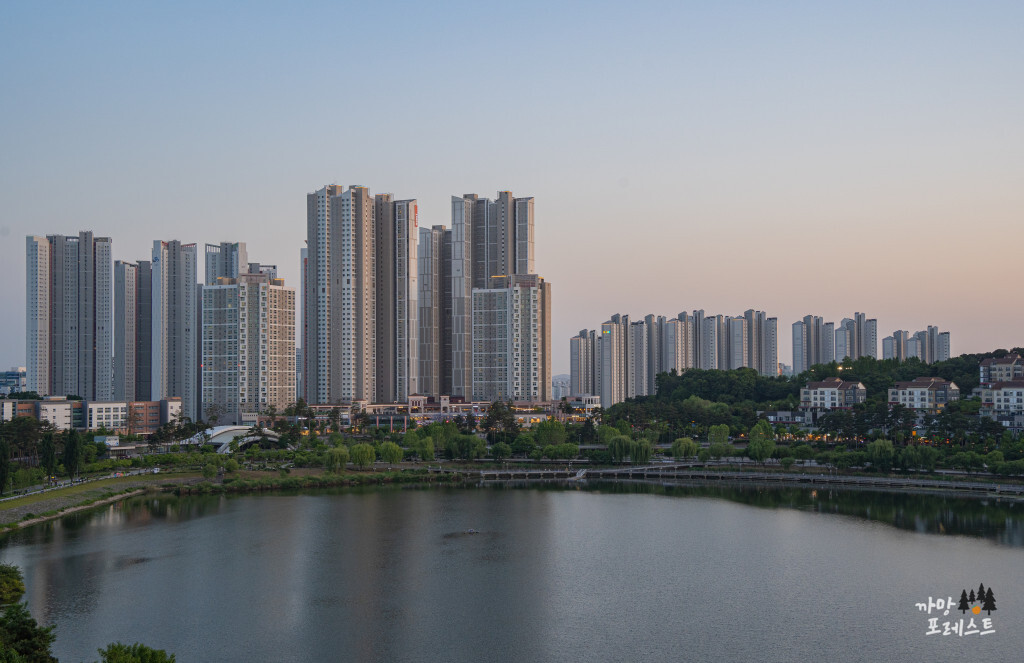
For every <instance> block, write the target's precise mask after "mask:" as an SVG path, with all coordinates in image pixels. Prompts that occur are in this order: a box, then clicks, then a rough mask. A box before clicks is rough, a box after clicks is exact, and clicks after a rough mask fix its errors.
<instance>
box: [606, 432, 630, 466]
mask: <svg viewBox="0 0 1024 663" xmlns="http://www.w3.org/2000/svg"><path fill="white" fill-rule="evenodd" d="M630 442H632V440H630V439H629V438H628V437H626V436H625V435H618V434H617V435H615V436H614V437H612V438H610V439H609V440H608V453H610V454H611V456H612V460H613V461H615V462H616V463H621V462H622V461H623V460H625V458H626V456H628V455H629V452H630V451H631V449H630V447H631V446H632V445H631V444H630Z"/></svg>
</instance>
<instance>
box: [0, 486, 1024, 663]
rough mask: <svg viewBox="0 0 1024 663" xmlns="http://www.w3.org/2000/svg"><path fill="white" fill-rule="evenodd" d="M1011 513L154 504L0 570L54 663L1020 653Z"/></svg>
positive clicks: (467, 501)
mask: <svg viewBox="0 0 1024 663" xmlns="http://www.w3.org/2000/svg"><path fill="white" fill-rule="evenodd" d="M1022 513H1024V505H1020V504H1007V503H985V504H983V503H981V502H979V501H977V500H969V499H963V498H951V497H934V496H893V495H887V494H883V493H856V492H854V493H822V492H820V491H819V492H815V491H812V490H810V489H783V490H778V489H757V488H743V489H734V488H722V487H713V488H678V487H675V488H673V487H668V488H663V487H642V486H633V485H621V484H620V485H614V486H611V485H606V486H596V487H595V486H590V487H589V488H588V489H568V490H563V489H538V488H520V489H507V488H506V489H502V488H471V489H428V490H421V489H385V490H369V491H349V492H344V491H337V492H330V493H329V492H325V493H322V494H315V495H309V494H306V495H293V496H289V495H272V496H240V497H192V498H181V499H177V498H168V497H158V498H147V499H137V500H134V501H130V502H127V503H124V504H119V505H114V506H111V507H107V508H104V509H101V510H97V511H93V512H89V513H87V514H78V515H75V516H69V517H67V518H64V519H62V520H59V521H54V522H52V523H47V524H44V525H40V526H37V527H34V528H31V529H28V530H25V531H22V532H18V533H15V534H12V535H10V536H9V537H8V538H6V539H5V540H3V541H2V542H0V546H2V547H0V557H2V559H3V561H6V562H13V563H15V564H18V565H19V566H21V568H22V569H23V570H24V572H25V576H26V582H27V585H28V590H29V591H28V594H27V595H26V599H27V601H28V603H29V607H30V609H31V610H32V613H33V614H34V615H35V616H36V617H37V618H40V619H41V620H42V621H45V622H47V623H56V624H57V625H58V630H57V633H58V639H57V644H56V647H55V653H56V654H57V656H58V657H59V658H60V659H61V660H62V661H81V660H89V661H92V660H95V658H96V649H97V648H99V647H101V646H103V645H105V644H106V643H108V642H111V641H114V640H121V641H127V642H133V641H141V642H145V643H147V644H149V645H151V646H155V647H159V648H165V649H167V650H169V651H173V652H175V653H176V654H177V656H178V660H179V661H181V662H183V663H186V662H189V661H342V660H345V661H474V662H475V661H627V660H630V661H631V660H650V661H690V660H692V661H709V660H716V661H900V660H903V661H924V660H928V661H963V660H968V658H970V659H974V660H983V661H1015V660H1020V652H1021V651H1022V647H1024V635H1022V629H1021V625H1022V621H1024V620H1022V616H1024V547H1022V544H1024V534H1022V531H1024V530H1022V522H1024V517H1022ZM469 528H474V529H476V530H479V533H478V534H467V533H466V530H467V529H469ZM979 583H984V584H985V585H986V586H991V587H992V588H993V590H994V592H995V596H996V601H997V610H996V611H995V612H993V613H992V619H993V622H994V626H995V629H996V632H995V633H993V634H991V635H986V636H978V635H969V636H964V637H958V636H956V635H951V636H941V635H930V636H929V635H925V632H926V631H927V630H928V616H927V615H925V614H923V613H921V612H919V611H918V610H917V609H916V608H915V607H914V604H915V603H917V602H920V601H927V599H928V597H929V596H932V597H935V598H938V597H939V596H942V597H945V596H948V595H950V594H952V595H954V598H958V597H959V593H960V590H961V589H964V588H967V589H970V588H972V587H973V588H976V587H977V586H978V584H979ZM932 616H933V617H936V616H937V617H939V618H940V619H939V622H940V624H941V623H942V622H944V621H948V620H950V619H952V618H953V616H954V613H950V616H948V617H943V616H942V615H941V614H934V613H933V615H932ZM955 616H956V617H957V618H959V617H960V616H961V614H960V612H958V611H956V612H955ZM968 616H969V615H968ZM984 616H985V614H984V613H982V617H984ZM978 619H979V620H980V618H978ZM940 628H941V627H940Z"/></svg>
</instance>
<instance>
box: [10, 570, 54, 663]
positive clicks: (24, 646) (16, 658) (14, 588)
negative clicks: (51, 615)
mask: <svg viewBox="0 0 1024 663" xmlns="http://www.w3.org/2000/svg"><path fill="white" fill-rule="evenodd" d="M24 594H25V580H24V577H23V576H22V574H21V569H19V568H18V567H16V566H14V565H12V564H0V606H2V610H0V661H5V662H10V663H56V661H57V659H56V658H54V657H53V654H51V653H50V647H51V646H53V641H54V640H55V639H56V638H57V636H56V635H55V634H54V632H53V629H54V627H53V626H45V627H44V626H40V625H39V623H38V622H36V620H35V619H33V618H32V615H31V614H30V613H29V611H28V607H27V606H26V605H25V604H24V603H21V602H20V601H21V597H22V596H23V595H24Z"/></svg>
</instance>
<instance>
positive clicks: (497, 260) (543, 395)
mask: <svg viewBox="0 0 1024 663" xmlns="http://www.w3.org/2000/svg"><path fill="white" fill-rule="evenodd" d="M306 204H307V215H306V231H307V239H306V247H305V248H303V249H302V251H301V256H300V259H301V275H302V283H301V294H300V298H301V304H302V310H301V314H300V315H301V318H297V317H296V315H297V311H298V309H297V307H298V305H299V300H298V299H297V298H296V293H295V290H294V288H290V287H286V286H285V285H284V281H283V280H281V279H279V278H278V276H277V266H276V265H265V264H261V263H257V262H249V256H248V253H247V250H246V245H245V243H244V242H225V243H221V244H207V245H206V246H205V251H204V254H203V255H202V256H200V255H199V253H198V251H199V247H198V245H196V244H190V243H182V242H180V241H177V240H170V241H160V240H158V241H155V242H154V243H153V251H152V254H151V255H150V256H149V258H148V259H147V260H138V261H132V262H129V261H121V260H114V257H113V242H112V240H111V239H110V238H109V237H95V236H94V234H93V233H92V232H81V233H79V235H78V236H77V237H73V236H62V235H48V236H45V237H39V236H31V237H28V238H27V245H26V251H27V259H28V260H27V267H26V276H27V278H26V292H27V306H26V331H27V334H26V367H25V369H24V370H23V372H22V374H20V375H15V376H7V377H5V378H4V381H3V384H2V385H0V388H2V389H4V393H10V392H13V391H19V390H26V391H35V392H37V393H38V394H39V395H41V396H76V397H79V398H81V399H83V400H84V401H86V402H97V403H99V402H102V403H108V402H109V403H121V404H126V403H133V402H143V401H154V402H157V401H163V400H166V399H180V402H181V412H182V415H183V416H184V417H187V418H189V419H192V420H197V419H204V420H206V421H208V422H211V421H215V422H216V423H218V424H251V423H254V422H255V421H256V420H257V417H258V414H259V413H260V412H263V411H265V410H267V409H268V408H276V409H278V410H281V409H283V408H285V407H286V406H287V405H288V404H290V403H292V402H294V401H295V400H296V399H297V398H303V399H305V400H306V401H307V403H309V404H311V405H335V404H341V403H352V402H361V403H406V402H408V401H409V399H410V398H412V397H414V396H426V397H427V398H428V400H432V401H437V402H439V401H440V399H441V397H442V396H445V397H450V398H451V399H453V400H454V401H456V402H472V401H474V400H475V401H488V402H489V401H493V400H497V399H502V400H509V399H511V400H517V401H531V402H541V401H547V400H550V398H551V393H552V388H553V385H552V380H551V284H550V283H547V282H546V281H545V280H544V278H542V277H541V276H539V275H538V274H537V273H536V269H535V267H534V236H533V226H534V200H533V198H530V197H527V198H516V197H514V196H513V195H512V193H511V192H508V191H501V192H498V195H497V197H496V198H495V199H493V200H491V199H488V198H481V197H479V196H477V195H472V194H470V195H465V196H461V197H453V198H452V210H451V213H452V225H451V228H445V227H444V226H433V227H431V228H420V227H419V210H418V207H419V206H418V204H417V201H416V200H413V199H410V200H394V199H393V196H392V195H391V194H377V195H371V194H370V192H369V190H368V189H367V188H366V187H361V186H351V187H348V188H347V189H345V188H344V187H340V186H336V185H330V186H325V187H323V188H321V189H319V190H318V191H315V192H314V193H311V194H309V195H308V196H307V200H306ZM200 259H202V260H204V263H205V274H204V275H205V280H204V282H200V281H199V279H198V268H199V261H200ZM297 319H299V320H301V331H300V337H301V339H302V344H303V348H304V351H303V350H300V349H299V348H298V347H297V345H298V344H297V343H296V338H295V336H296V332H295V329H296V321H297ZM125 407H127V406H125ZM122 409H124V408H122Z"/></svg>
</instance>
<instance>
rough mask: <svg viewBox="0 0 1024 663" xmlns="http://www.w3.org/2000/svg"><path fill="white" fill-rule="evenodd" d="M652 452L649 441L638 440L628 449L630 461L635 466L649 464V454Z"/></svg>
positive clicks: (652, 448)
mask: <svg viewBox="0 0 1024 663" xmlns="http://www.w3.org/2000/svg"><path fill="white" fill-rule="evenodd" d="M653 452H654V447H653V446H652V445H651V441H650V440H647V439H643V440H639V441H637V442H634V443H633V445H632V448H631V449H630V453H629V456H630V460H632V461H633V463H634V464H636V465H646V464H647V463H649V462H651V454H652V453H653Z"/></svg>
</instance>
